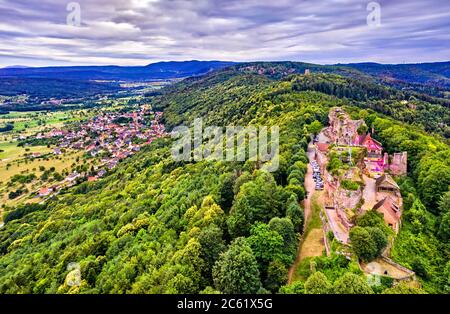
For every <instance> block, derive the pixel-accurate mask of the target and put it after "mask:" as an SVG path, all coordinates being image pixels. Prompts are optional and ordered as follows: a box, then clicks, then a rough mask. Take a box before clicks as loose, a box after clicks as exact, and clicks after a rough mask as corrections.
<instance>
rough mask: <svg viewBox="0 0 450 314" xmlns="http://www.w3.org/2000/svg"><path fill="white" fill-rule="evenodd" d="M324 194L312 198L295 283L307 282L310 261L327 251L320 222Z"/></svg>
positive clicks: (293, 278)
mask: <svg viewBox="0 0 450 314" xmlns="http://www.w3.org/2000/svg"><path fill="white" fill-rule="evenodd" d="M322 193H323V192H315V193H314V194H313V195H312V198H311V215H310V217H309V219H308V221H307V223H306V228H305V232H304V234H303V240H302V242H301V243H300V245H299V253H298V254H299V256H298V259H297V260H298V263H297V265H294V268H295V269H294V273H293V276H292V280H291V282H293V281H297V280H305V279H306V278H305V274H309V261H310V259H311V257H314V256H321V255H322V254H323V251H324V249H325V246H324V244H323V230H322V221H321V220H320V211H321V205H320V202H319V198H320V196H321V195H322Z"/></svg>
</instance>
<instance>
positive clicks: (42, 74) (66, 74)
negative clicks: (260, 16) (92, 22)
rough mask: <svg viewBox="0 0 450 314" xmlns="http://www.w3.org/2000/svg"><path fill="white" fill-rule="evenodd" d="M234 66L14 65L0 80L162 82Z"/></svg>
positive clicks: (0, 72)
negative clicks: (11, 78)
mask: <svg viewBox="0 0 450 314" xmlns="http://www.w3.org/2000/svg"><path fill="white" fill-rule="evenodd" d="M233 64H235V63H234V62H225V61H197V60H192V61H181V62H177V61H170V62H158V63H153V64H149V65H147V66H133V67H122V66H114V65H111V66H69V67H42V68H27V67H23V66H13V67H7V68H3V69H0V77H13V78H41V79H42V78H45V79H67V80H120V81H137V80H160V79H173V78H183V77H190V76H197V75H202V74H206V73H208V72H210V71H214V70H217V69H221V68H224V67H227V66H231V65H233Z"/></svg>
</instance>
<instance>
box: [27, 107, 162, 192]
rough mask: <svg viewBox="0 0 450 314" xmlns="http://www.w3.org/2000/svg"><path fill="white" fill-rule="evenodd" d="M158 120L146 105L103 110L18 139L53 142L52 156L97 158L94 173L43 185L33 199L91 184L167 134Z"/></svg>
mask: <svg viewBox="0 0 450 314" xmlns="http://www.w3.org/2000/svg"><path fill="white" fill-rule="evenodd" d="M161 117H162V112H153V111H152V110H150V109H149V108H148V107H146V106H142V107H141V109H139V110H137V111H133V112H118V111H104V112H102V113H101V114H99V115H97V116H95V117H93V118H91V119H89V120H87V121H86V122H81V123H79V124H77V125H76V126H74V127H73V128H70V129H52V130H50V131H48V132H46V133H38V134H36V135H35V136H28V137H21V138H19V140H22V141H25V143H26V142H27V141H29V140H51V141H53V142H55V141H56V143H57V144H56V145H52V146H54V147H53V151H52V154H53V155H55V156H60V155H64V154H65V153H67V152H69V151H81V152H83V153H85V154H86V155H87V156H89V157H92V158H97V159H99V164H98V165H96V166H95V167H94V169H92V170H93V171H89V172H88V171H86V172H83V173H78V172H76V171H74V172H72V173H70V174H68V176H67V177H65V178H64V179H63V180H62V181H60V182H58V183H56V184H52V185H51V186H42V187H41V188H39V190H38V191H36V196H37V197H40V198H48V197H51V196H52V195H54V194H56V193H57V192H58V191H59V190H60V189H62V188H64V187H69V186H73V185H75V184H76V183H77V182H79V181H82V180H87V181H89V182H92V181H96V180H98V179H99V178H101V177H103V176H104V175H105V174H106V173H107V171H108V170H112V169H113V168H114V167H116V165H117V164H118V163H119V162H120V161H121V160H123V159H125V158H127V157H130V156H132V155H133V154H135V153H136V152H138V151H140V149H141V147H142V146H143V145H148V144H150V143H151V142H152V141H153V140H154V139H157V138H160V137H163V136H166V135H167V134H166V131H165V128H164V125H163V124H161V123H160V120H161ZM41 156H42V154H41V153H39V152H34V153H33V154H30V156H29V158H33V159H35V158H40V157H41Z"/></svg>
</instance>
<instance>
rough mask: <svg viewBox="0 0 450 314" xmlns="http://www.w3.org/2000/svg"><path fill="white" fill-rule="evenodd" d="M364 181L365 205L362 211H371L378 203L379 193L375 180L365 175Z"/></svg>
mask: <svg viewBox="0 0 450 314" xmlns="http://www.w3.org/2000/svg"><path fill="white" fill-rule="evenodd" d="M363 179H364V184H365V187H364V190H363V198H364V205H363V206H362V210H363V211H366V210H370V209H372V208H373V206H374V205H375V204H376V203H377V192H376V188H375V179H372V178H369V177H368V176H366V175H363Z"/></svg>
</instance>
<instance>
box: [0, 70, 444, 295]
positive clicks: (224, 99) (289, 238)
mask: <svg viewBox="0 0 450 314" xmlns="http://www.w3.org/2000/svg"><path fill="white" fill-rule="evenodd" d="M251 66H252V65H238V66H236V67H234V68H229V69H225V70H221V71H217V72H213V73H209V74H207V75H205V76H201V77H196V78H192V79H187V80H185V81H182V82H180V83H178V84H176V85H174V86H171V87H169V88H168V89H167V90H165V91H164V92H163V93H162V94H161V95H157V96H154V97H151V98H149V99H148V100H149V102H150V103H151V104H152V106H153V107H154V108H155V109H161V110H164V112H165V114H164V119H165V123H166V125H167V126H168V127H169V129H171V128H172V127H174V126H176V125H179V124H182V123H187V124H189V123H190V122H192V121H193V119H194V118H197V117H203V118H204V121H205V124H210V125H211V124H212V125H214V124H217V125H228V124H234V125H247V124H251V125H255V126H258V125H265V126H271V125H278V126H279V127H280V167H279V169H278V170H277V171H276V172H274V173H268V172H265V171H262V170H260V166H261V164H260V163H257V162H250V161H247V162H221V161H217V162H213V161H197V162H175V161H174V160H173V159H172V158H171V152H170V148H171V140H170V139H160V140H158V141H155V142H153V143H152V144H151V145H149V146H147V147H145V148H144V149H143V150H141V152H139V153H138V154H136V155H134V156H133V157H131V158H129V159H126V160H125V161H123V162H122V163H121V164H120V165H119V166H118V167H117V168H116V169H115V170H114V171H113V173H111V174H110V175H109V176H107V177H106V178H104V179H102V180H100V181H98V182H85V183H82V184H81V185H78V186H76V187H74V188H71V189H70V190H68V191H67V192H65V193H62V194H59V195H58V196H57V197H56V198H54V199H52V200H50V201H49V202H48V203H46V204H42V205H28V206H25V207H20V208H16V209H9V210H8V211H7V214H6V215H5V222H6V224H5V226H4V227H3V228H1V229H0V293H67V292H72V293H199V292H202V293H217V292H222V293H256V292H260V293H265V292H274V293H275V292H282V293H304V292H307V293H310V292H311V291H312V290H310V289H311V285H310V283H312V282H313V280H310V281H307V282H306V283H304V282H301V281H299V282H296V283H294V284H293V285H289V286H287V285H286V281H287V269H288V267H290V265H292V263H293V261H294V259H295V255H296V250H297V246H298V238H299V237H298V236H299V234H302V232H303V230H302V226H303V210H302V208H301V207H300V206H299V202H300V201H301V200H303V199H304V197H305V190H304V187H303V181H304V176H305V172H306V164H307V162H308V159H307V157H306V154H305V150H306V147H307V144H308V141H309V139H310V134H311V133H313V132H316V131H317V128H318V127H319V128H320V127H321V125H325V124H326V123H327V115H328V112H329V109H330V108H331V107H334V106H343V107H345V109H346V110H347V111H348V112H349V113H350V114H351V115H352V117H353V118H362V119H364V120H365V121H366V123H367V125H370V126H373V128H374V129H375V131H376V133H375V134H376V137H377V139H379V140H380V141H382V142H383V143H384V145H385V147H386V148H387V150H388V151H404V150H406V151H407V152H408V158H409V161H410V162H409V166H410V169H409V176H408V177H407V178H402V179H399V185H400V186H401V189H402V192H403V193H404V194H405V195H404V198H405V214H404V216H403V217H404V218H403V226H402V230H401V232H400V234H399V236H398V238H397V239H396V241H395V245H394V247H393V248H392V256H393V258H394V259H395V260H396V261H397V262H399V263H401V264H403V265H404V266H406V267H409V268H411V269H413V270H414V271H415V272H416V274H417V275H418V278H419V279H420V281H421V282H422V284H423V289H425V290H426V291H428V292H432V293H433V292H434V293H436V292H439V293H444V292H448V275H449V272H450V263H449V262H448V261H449V246H448V245H449V242H448V241H449V238H450V234H449V230H450V228H449V225H450V209H449V208H450V193H449V192H448V190H449V185H450V149H449V146H448V145H447V144H446V143H445V140H444V137H443V136H442V135H441V134H437V133H439V132H438V130H436V129H434V128H433V125H427V124H426V123H423V125H422V124H420V125H418V126H415V127H411V125H409V124H407V122H409V121H407V120H406V119H405V120H404V121H405V122H402V121H399V120H400V119H399V118H398V116H396V114H398V112H402V111H404V112H410V114H411V115H417V116H418V117H425V116H426V115H427V114H429V115H434V114H436V113H434V111H433V110H437V109H436V108H445V107H443V106H440V105H435V104H425V105H423V107H421V106H422V102H423V101H418V102H417V103H416V100H414V99H408V100H407V103H404V102H402V100H401V99H398V98H397V96H396V95H393V96H392V97H387V98H386V95H384V92H383V89H384V88H385V87H380V86H378V88H381V89H380V91H379V92H378V88H374V89H373V91H370V92H367V93H366V94H367V95H365V96H364V95H362V94H361V93H360V92H358V94H357V95H356V94H354V93H355V90H359V91H360V90H361V89H364V85H355V90H353V89H350V90H347V91H345V92H344V91H339V89H340V88H342V87H343V86H347V85H348V84H347V83H345V82H346V81H345V80H346V79H345V78H342V77H340V76H339V77H337V76H330V75H329V74H320V75H317V76H316V75H313V76H312V77H311V78H309V77H308V78H305V77H303V76H301V75H296V74H293V73H281V74H279V73H277V69H274V68H273V66H272V65H270V64H269V65H267V66H264V65H262V69H263V70H262V71H261V69H255V68H251ZM255 70H256V72H255ZM305 80H307V81H305ZM309 80H313V82H309ZM341 80H343V81H341ZM330 81H331V82H335V85H330V84H331V83H330ZM322 83H323V89H322V87H320V86H322V85H321V84H322ZM330 86H333V89H332V90H328V88H329V87H330ZM367 88H369V86H367ZM403 100H404V99H403ZM387 101H391V102H392V103H393V104H395V106H397V107H398V112H395V111H394V110H393V109H392V110H391V111H389V110H388V109H386V108H387V107H389V106H387V105H386V107H383V104H387V103H385V102H387ZM414 106H415V109H414ZM427 106H431V107H429V108H432V109H430V111H428V109H426V108H427ZM438 106H439V107H438ZM417 108H419V109H420V110H418V109H417ZM442 110H444V112H445V113H446V114H447V112H446V111H445V110H448V109H442ZM398 115H399V114H398ZM424 119H425V118H424ZM425 120H426V119H425ZM440 123H442V124H443V125H445V126H446V127H447V128H448V120H446V121H444V120H443V121H441V122H440ZM422 128H423V129H427V128H428V129H430V130H431V131H433V132H435V133H436V134H429V133H426V132H425V131H424V130H422ZM71 263H78V264H77V265H79V267H80V271H81V278H82V281H81V285H79V286H73V285H70V284H69V283H70V281H68V280H67V278H68V274H69V273H70V272H71V270H72V269H73V268H69V269H68V266H69V265H73V264H71ZM316 267H317V269H318V270H320V271H321V272H323V273H325V275H324V277H325V279H323V278H320V280H322V283H324V284H325V286H326V287H325V288H326V289H327V292H335V293H348V292H347V291H346V290H345V286H346V284H345V282H346V280H348V279H349V278H350V279H351V280H356V281H354V283H355V284H356V283H357V284H358V285H360V286H361V289H363V290H364V291H365V292H366V293H380V292H383V291H388V292H390V291H392V292H395V291H397V292H398V291H403V292H404V290H398V289H402V287H400V288H390V286H389V285H388V284H386V285H385V286H382V289H381V290H380V289H378V290H372V288H370V287H369V286H368V285H367V283H366V281H365V280H362V279H361V278H362V277H361V271H360V269H359V267H358V265H356V263H355V261H354V260H353V261H348V260H347V259H345V258H344V257H342V256H333V257H331V258H325V257H323V258H321V259H320V263H318V264H317V266H316ZM304 275H305V276H306V277H308V276H309V277H311V276H310V275H311V273H310V272H309V273H305V274H304ZM309 277H308V279H309ZM312 277H317V276H312ZM355 278H356V279H355ZM314 280H316V279H314ZM383 289H386V290H383ZM389 289H391V290H389ZM416 290H418V289H416ZM416 290H414V289H409V290H408V289H407V290H406V291H408V292H414V291H416Z"/></svg>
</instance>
